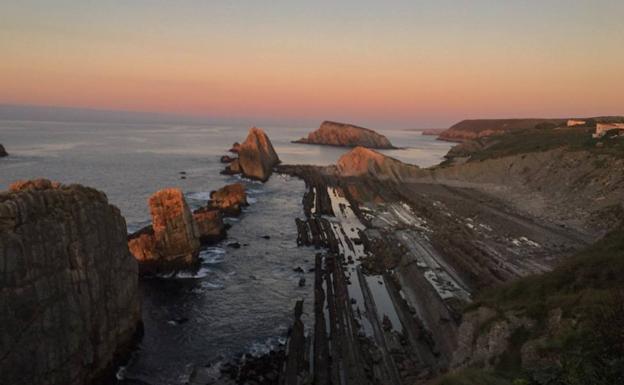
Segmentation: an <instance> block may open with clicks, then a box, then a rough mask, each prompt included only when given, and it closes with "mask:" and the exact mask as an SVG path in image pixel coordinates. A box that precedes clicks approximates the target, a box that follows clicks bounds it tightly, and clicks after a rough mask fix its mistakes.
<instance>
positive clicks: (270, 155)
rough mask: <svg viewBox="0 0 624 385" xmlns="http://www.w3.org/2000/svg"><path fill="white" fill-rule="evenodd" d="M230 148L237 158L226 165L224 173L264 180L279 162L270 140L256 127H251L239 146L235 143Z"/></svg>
mask: <svg viewBox="0 0 624 385" xmlns="http://www.w3.org/2000/svg"><path fill="white" fill-rule="evenodd" d="M232 150H234V151H233V152H237V153H238V159H235V160H234V161H232V163H230V164H229V165H228V166H227V167H226V169H225V171H224V173H225V174H239V173H240V174H243V175H244V176H246V177H248V178H250V179H255V180H259V181H262V182H266V180H267V179H269V177H270V176H271V174H272V172H273V167H275V166H276V165H277V164H279V163H280V160H279V157H278V156H277V153H276V152H275V149H274V148H273V144H271V140H270V139H269V137H268V136H267V134H266V133H265V132H264V131H263V130H262V129H260V128H257V127H252V128H251V129H250V130H249V134H248V135H247V139H245V141H244V142H243V143H242V144H241V145H239V146H237V143H235V144H234V146H233V148H232ZM232 150H230V151H232Z"/></svg>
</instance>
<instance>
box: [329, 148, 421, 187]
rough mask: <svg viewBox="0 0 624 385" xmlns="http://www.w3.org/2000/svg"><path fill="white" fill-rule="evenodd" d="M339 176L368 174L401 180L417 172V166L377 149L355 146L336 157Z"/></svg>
mask: <svg viewBox="0 0 624 385" xmlns="http://www.w3.org/2000/svg"><path fill="white" fill-rule="evenodd" d="M336 166H337V172H338V174H339V175H340V176H343V177H347V176H363V175H370V176H374V177H376V178H379V179H393V180H396V181H402V180H405V179H407V178H410V177H413V176H416V175H418V174H419V172H420V169H419V168H418V166H414V165H410V164H407V163H403V162H401V161H400V160H397V159H394V158H391V157H389V156H386V155H384V154H381V153H379V152H377V151H374V150H371V149H368V148H365V147H356V148H354V149H353V150H351V151H349V152H348V153H346V154H344V155H343V156H341V157H340V159H338V163H337V165H336Z"/></svg>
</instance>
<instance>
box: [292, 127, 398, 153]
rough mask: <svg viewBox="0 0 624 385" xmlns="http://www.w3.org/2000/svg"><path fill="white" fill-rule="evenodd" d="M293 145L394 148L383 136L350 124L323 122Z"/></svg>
mask: <svg viewBox="0 0 624 385" xmlns="http://www.w3.org/2000/svg"><path fill="white" fill-rule="evenodd" d="M295 143H305V144H322V145H329V146H340V147H357V146H362V147H368V148H378V149H390V148H395V147H394V146H393V145H392V143H390V141H389V140H388V138H386V137H385V136H383V135H381V134H378V133H377V132H375V131H373V130H370V129H368V128H364V127H358V126H354V125H352V124H346V123H338V122H330V121H325V122H323V123H322V124H321V127H320V128H319V129H318V130H316V131H313V132H311V133H310V134H308V137H307V138H301V139H299V140H297V141H295Z"/></svg>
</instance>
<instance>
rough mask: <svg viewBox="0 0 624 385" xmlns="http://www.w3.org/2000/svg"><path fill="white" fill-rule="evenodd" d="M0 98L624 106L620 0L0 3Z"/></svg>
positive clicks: (244, 113)
mask: <svg viewBox="0 0 624 385" xmlns="http://www.w3.org/2000/svg"><path fill="white" fill-rule="evenodd" d="M0 52H1V57H0V104H12V105H21V104H25V105H45V106H64V107H80V108H96V109H106V110H131V111H146V112H159V113H172V114H189V115H197V116H208V117H219V118H232V119H240V118H246V119H250V120H256V121H257V122H258V123H259V124H261V123H262V122H263V121H268V120H271V121H280V120H283V121H284V122H313V121H320V120H324V119H333V120H343V121H349V122H352V123H356V124H362V125H369V126H375V127H376V126H381V127H384V128H425V127H447V126H449V125H450V124H452V123H454V122H456V121H458V120H461V119H464V118H494V117H568V116H592V115H614V114H624V101H623V98H622V95H623V94H624V1H622V0H591V1H582V0H541V1H532V0H525V1H513V2H512V1H501V0H496V1H495V0H470V1H464V0H454V1H448V0H436V1H433V0H432V1H423V0H420V1H418V0H411V1H391V0H386V1H373V0H343V1H324V0H316V1H295V0H290V1H282V0H271V1H268V0H267V1H251V0H247V1H245V0H238V1H233V0H231V1H221V0H210V1H192V0H177V1H159V0H151V1H148V0H142V1H133V0H126V1H112V0H111V1H106V2H103V1H87V0H83V1H63V0H54V1H28V0H19V1H12V0H3V1H2V2H0Z"/></svg>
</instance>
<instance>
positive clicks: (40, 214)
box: [0, 180, 141, 385]
mask: <svg viewBox="0 0 624 385" xmlns="http://www.w3.org/2000/svg"><path fill="white" fill-rule="evenodd" d="M137 270H138V269H137V263H136V261H135V260H134V259H133V258H132V256H131V255H130V253H129V252H128V246H127V243H126V223H125V220H124V218H123V217H122V216H121V214H120V212H119V210H118V209H117V208H116V207H114V206H112V205H110V204H109V203H108V200H107V198H106V196H105V195H104V194H103V193H102V192H100V191H97V190H94V189H91V188H88V187H83V186H80V185H71V186H60V185H59V184H57V183H51V182H49V181H47V180H38V181H33V182H22V183H17V184H14V185H13V186H12V188H11V191H10V192H4V193H0V325H2V326H1V327H0V378H1V381H0V382H2V384H39V385H52V384H59V385H60V384H62V385H67V384H69V385H74V384H75V385H78V384H80V385H82V384H89V383H92V382H94V381H97V380H99V379H101V378H102V377H103V376H105V375H106V374H108V373H112V370H113V365H114V360H115V358H116V357H119V355H123V353H124V352H126V353H127V351H128V349H129V348H130V347H131V345H132V342H133V341H134V336H135V334H136V331H137V330H138V328H139V325H140V317H141V308H140V300H139V293H138V274H137V272H138V271H137Z"/></svg>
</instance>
